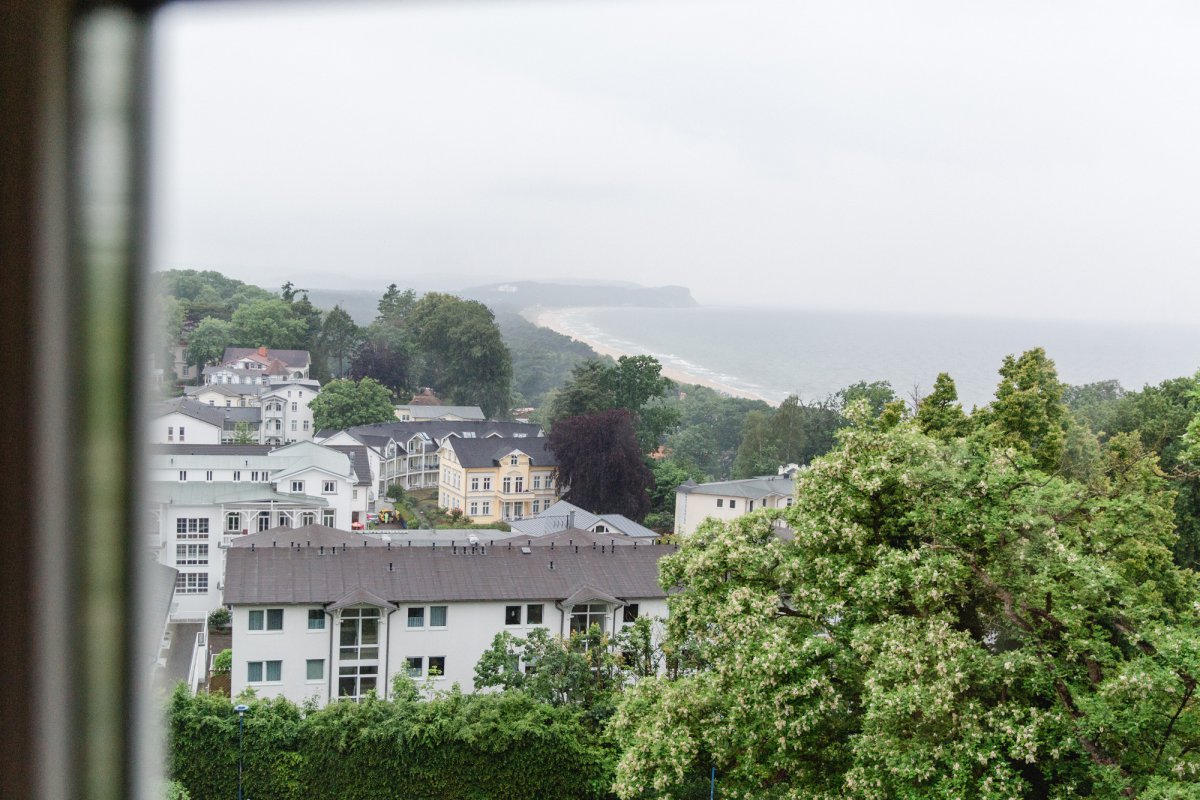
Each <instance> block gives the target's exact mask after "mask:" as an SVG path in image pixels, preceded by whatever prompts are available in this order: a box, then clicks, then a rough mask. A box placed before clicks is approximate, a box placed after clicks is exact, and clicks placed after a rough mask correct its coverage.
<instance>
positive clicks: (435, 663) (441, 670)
mask: <svg viewBox="0 0 1200 800" xmlns="http://www.w3.org/2000/svg"><path fill="white" fill-rule="evenodd" d="M429 674H430V675H435V674H436V675H445V674H446V657H445V656H430V657H429Z"/></svg>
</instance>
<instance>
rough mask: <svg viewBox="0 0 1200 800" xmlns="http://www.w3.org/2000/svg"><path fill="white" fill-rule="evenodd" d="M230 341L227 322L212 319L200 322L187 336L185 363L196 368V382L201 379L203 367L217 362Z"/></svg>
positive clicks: (231, 337)
mask: <svg viewBox="0 0 1200 800" xmlns="http://www.w3.org/2000/svg"><path fill="white" fill-rule="evenodd" d="M232 341H233V332H232V331H231V329H230V325H229V323H228V322H225V321H224V320H220V319H214V318H213V317H205V318H204V319H202V320H200V324H199V325H197V326H196V327H195V328H194V329H193V330H192V332H191V333H190V334H189V335H188V343H187V350H186V357H187V362H188V364H189V365H191V366H195V367H196V377H197V379H198V380H202V379H203V372H204V367H205V366H206V365H208V364H211V363H213V362H216V361H219V360H220V359H221V356H223V355H224V354H225V348H226V347H228V346H229V345H230V344H231V343H232Z"/></svg>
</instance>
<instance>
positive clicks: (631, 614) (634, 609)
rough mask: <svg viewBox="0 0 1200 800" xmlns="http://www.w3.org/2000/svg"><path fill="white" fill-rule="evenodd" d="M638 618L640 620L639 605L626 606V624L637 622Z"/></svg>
mask: <svg viewBox="0 0 1200 800" xmlns="http://www.w3.org/2000/svg"><path fill="white" fill-rule="evenodd" d="M637 618H638V604H637V603H630V604H629V605H627V606H625V615H624V621H625V622H636V621H637Z"/></svg>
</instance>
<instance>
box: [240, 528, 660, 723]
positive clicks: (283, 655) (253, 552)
mask: <svg viewBox="0 0 1200 800" xmlns="http://www.w3.org/2000/svg"><path fill="white" fill-rule="evenodd" d="M669 550H670V548H668V547H665V546H657V545H646V544H643V545H642V546H638V544H637V543H636V542H632V541H630V540H626V542H625V543H623V544H619V545H618V544H614V542H613V541H612V540H611V539H607V538H606V537H598V536H596V535H595V534H592V533H588V532H586V531H581V530H568V531H562V532H560V533H558V534H555V535H554V536H550V537H545V538H543V539H541V540H539V541H538V542H537V543H536V544H535V543H533V542H532V541H531V542H528V543H524V542H522V541H520V540H519V539H508V540H505V541H502V542H496V543H495V544H490V545H489V544H488V543H487V541H486V540H484V539H481V540H480V541H478V542H475V543H470V542H458V543H457V544H454V545H450V546H447V545H445V544H439V543H433V544H431V545H423V546H417V545H413V544H403V543H401V542H399V541H390V542H385V541H384V540H382V539H380V538H378V537H371V536H364V535H362V534H354V533H350V532H346V531H338V530H331V529H325V528H322V526H307V527H303V528H297V529H277V530H269V531H265V532H262V533H258V534H252V535H250V536H246V537H240V538H239V539H238V540H237V541H236V542H234V544H233V546H232V547H230V549H229V551H228V554H227V556H226V576H225V594H224V602H225V603H226V604H228V605H229V606H230V607H231V608H232V610H233V653H234V664H233V692H234V693H235V694H236V693H238V692H240V691H241V690H242V689H245V688H247V687H253V688H254V689H255V690H256V691H257V692H258V693H259V695H261V696H268V697H271V696H285V697H288V698H290V699H292V700H294V701H297V702H300V701H303V700H305V699H307V698H315V699H316V700H317V702H318V703H320V704H324V703H326V702H328V701H330V700H332V699H336V698H351V699H357V698H360V697H362V696H364V695H365V694H366V693H367V692H368V691H371V690H374V691H376V692H377V693H378V694H380V695H382V696H385V697H386V696H387V695H388V694H389V692H390V685H391V678H392V676H394V675H397V674H408V675H411V676H412V677H414V678H417V679H426V678H430V679H432V680H433V681H434V683H435V685H436V686H438V687H439V688H449V687H450V686H451V685H452V684H453V683H459V684H461V685H462V686H463V687H464V688H465V689H468V690H469V689H470V688H471V686H472V680H473V675H474V668H475V664H476V662H478V660H479V657H480V656H481V655H482V654H483V652H484V651H485V650H486V649H487V648H488V647H489V646H490V645H491V642H492V639H493V638H494V637H495V635H496V634H497V633H500V632H502V631H508V632H511V633H513V634H515V635H518V636H524V635H528V633H529V632H530V631H531V630H532V629H534V628H538V627H541V628H546V629H549V630H550V631H551V632H553V633H554V634H556V635H560V636H567V635H570V633H571V632H572V631H575V630H584V629H586V628H587V627H588V626H590V625H598V626H599V627H601V628H602V629H603V630H605V631H609V632H613V631H616V630H619V629H620V628H621V627H623V626H624V625H626V624H629V623H630V622H632V621H634V620H636V619H637V618H638V617H639V616H653V617H660V618H661V617H665V616H666V613H667V605H666V597H667V593H666V591H665V590H664V589H663V588H662V587H661V586H660V585H659V582H658V559H659V558H660V557H661V556H662V555H664V554H665V553H667V552H669Z"/></svg>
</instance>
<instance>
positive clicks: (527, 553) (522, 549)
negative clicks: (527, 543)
mask: <svg viewBox="0 0 1200 800" xmlns="http://www.w3.org/2000/svg"><path fill="white" fill-rule="evenodd" d="M521 552H522V553H524V554H525V555H529V554H530V553H532V552H533V551H532V550H530V549H529V548H528V547H522V548H521Z"/></svg>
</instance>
